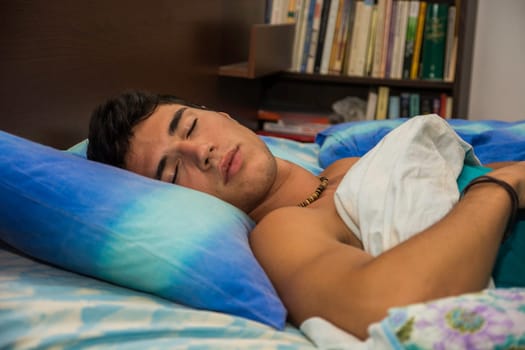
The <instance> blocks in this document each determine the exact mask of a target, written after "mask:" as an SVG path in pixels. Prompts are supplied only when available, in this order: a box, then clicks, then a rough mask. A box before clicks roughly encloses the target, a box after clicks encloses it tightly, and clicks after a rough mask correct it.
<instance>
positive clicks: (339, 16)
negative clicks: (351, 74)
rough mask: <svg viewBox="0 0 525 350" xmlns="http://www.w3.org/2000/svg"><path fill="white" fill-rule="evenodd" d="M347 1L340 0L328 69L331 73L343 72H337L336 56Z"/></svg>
mask: <svg viewBox="0 0 525 350" xmlns="http://www.w3.org/2000/svg"><path fill="white" fill-rule="evenodd" d="M347 2H348V0H339V11H338V12H337V18H336V21H335V28H334V39H333V41H332V48H331V49H330V61H329V63H328V71H329V72H330V73H337V74H338V73H341V72H340V71H339V72H337V71H336V70H335V61H336V57H337V56H338V51H339V47H340V42H341V40H342V38H341V36H342V32H341V26H342V24H343V17H344V16H345V12H346V11H347V9H346V7H347V6H348V5H347Z"/></svg>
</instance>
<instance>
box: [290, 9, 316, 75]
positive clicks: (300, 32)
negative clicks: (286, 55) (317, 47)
mask: <svg viewBox="0 0 525 350" xmlns="http://www.w3.org/2000/svg"><path fill="white" fill-rule="evenodd" d="M310 1H314V0H297V1H296V5H297V6H296V12H295V13H296V17H297V19H296V22H295V37H294V44H293V52H292V65H291V70H292V71H295V72H299V71H300V70H301V62H302V55H303V51H304V36H305V26H306V20H307V18H306V16H307V10H308V8H309V7H310Z"/></svg>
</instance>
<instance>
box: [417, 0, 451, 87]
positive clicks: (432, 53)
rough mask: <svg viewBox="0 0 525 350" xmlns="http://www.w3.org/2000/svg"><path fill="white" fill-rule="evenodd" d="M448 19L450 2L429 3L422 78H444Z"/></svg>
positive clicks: (423, 47)
mask: <svg viewBox="0 0 525 350" xmlns="http://www.w3.org/2000/svg"><path fill="white" fill-rule="evenodd" d="M447 19H448V4H446V3H430V4H429V5H428V7H427V15H426V18H425V29H424V34H423V44H422V47H421V50H422V52H421V74H420V78H421V79H441V80H442V79H443V68H444V59H445V40H446V34H447V33H446V32H447Z"/></svg>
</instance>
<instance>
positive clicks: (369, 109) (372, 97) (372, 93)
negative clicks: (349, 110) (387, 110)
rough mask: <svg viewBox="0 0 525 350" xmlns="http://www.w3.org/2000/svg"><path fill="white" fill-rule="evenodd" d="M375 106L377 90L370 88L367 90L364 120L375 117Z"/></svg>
mask: <svg viewBox="0 0 525 350" xmlns="http://www.w3.org/2000/svg"><path fill="white" fill-rule="evenodd" d="M376 107H377V91H376V90H375V89H373V88H372V89H370V90H369V91H368V98H367V100H366V112H365V119H366V120H374V119H375V117H376Z"/></svg>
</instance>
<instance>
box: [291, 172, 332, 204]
mask: <svg viewBox="0 0 525 350" xmlns="http://www.w3.org/2000/svg"><path fill="white" fill-rule="evenodd" d="M319 180H320V181H321V183H320V184H319V186H317V188H316V189H315V191H314V193H312V194H311V195H310V196H309V197H308V198H306V199H305V200H304V201H302V202H301V203H299V204H297V206H299V207H303V208H304V207H307V206H309V205H310V204H312V203H313V202H315V201H316V200H317V199H318V198H319V197H320V196H321V193H323V191H324V190H325V189H326V186H328V178H326V177H324V176H321V177H320V178H319Z"/></svg>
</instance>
